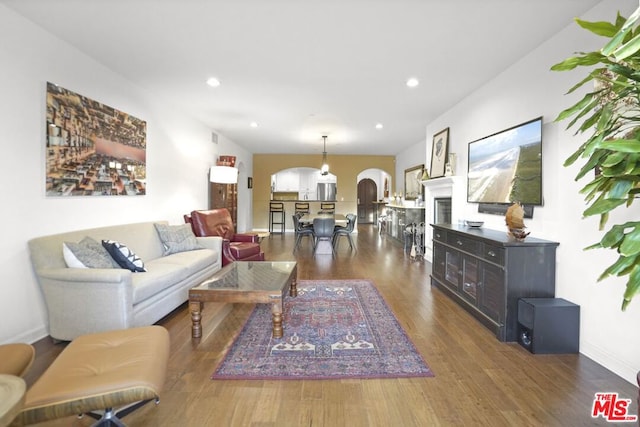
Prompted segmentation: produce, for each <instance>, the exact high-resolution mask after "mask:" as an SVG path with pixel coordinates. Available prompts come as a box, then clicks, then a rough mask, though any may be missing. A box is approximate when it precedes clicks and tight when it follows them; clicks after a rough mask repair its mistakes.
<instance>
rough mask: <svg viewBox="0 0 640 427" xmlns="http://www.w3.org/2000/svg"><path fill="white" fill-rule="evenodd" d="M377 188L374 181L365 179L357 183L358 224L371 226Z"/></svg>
mask: <svg viewBox="0 0 640 427" xmlns="http://www.w3.org/2000/svg"><path fill="white" fill-rule="evenodd" d="M377 196H378V186H377V184H376V183H375V181H374V180H372V179H370V178H365V179H363V180H360V181H358V223H360V224H371V223H373V221H374V213H375V209H376V208H375V205H374V204H373V202H375V201H376V200H377Z"/></svg>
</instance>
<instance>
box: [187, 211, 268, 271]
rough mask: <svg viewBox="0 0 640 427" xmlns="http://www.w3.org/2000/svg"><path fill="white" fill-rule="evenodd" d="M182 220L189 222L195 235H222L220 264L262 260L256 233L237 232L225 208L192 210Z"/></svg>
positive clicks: (262, 256)
mask: <svg viewBox="0 0 640 427" xmlns="http://www.w3.org/2000/svg"><path fill="white" fill-rule="evenodd" d="M184 221H185V222H186V223H188V224H191V229H192V230H193V233H194V234H195V235H196V236H199V237H205V236H220V237H222V238H223V239H224V240H223V243H222V265H223V266H224V265H227V264H229V263H230V262H233V261H264V252H262V250H261V249H260V243H258V235H257V234H248V233H245V234H243V233H239V234H236V233H235V230H234V229H233V221H232V220H231V214H230V213H229V211H228V210H227V209H224V208H222V209H211V210H208V211H192V212H191V214H186V215H184Z"/></svg>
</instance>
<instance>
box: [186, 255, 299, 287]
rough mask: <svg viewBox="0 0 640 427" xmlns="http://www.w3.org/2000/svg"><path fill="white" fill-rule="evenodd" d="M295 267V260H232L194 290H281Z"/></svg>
mask: <svg viewBox="0 0 640 427" xmlns="http://www.w3.org/2000/svg"><path fill="white" fill-rule="evenodd" d="M295 268H296V262H295V261H239V262H232V263H231V264H228V265H226V266H225V267H223V268H222V269H221V270H219V271H218V272H216V273H215V274H214V275H213V276H211V278H209V279H207V280H205V281H204V282H202V283H201V284H200V285H198V286H196V287H195V288H192V290H193V291H204V290H212V291H215V290H217V289H219V290H236V291H279V290H281V289H282V287H283V283H284V282H285V281H288V280H289V278H290V276H291V273H292V272H293V271H294V270H295Z"/></svg>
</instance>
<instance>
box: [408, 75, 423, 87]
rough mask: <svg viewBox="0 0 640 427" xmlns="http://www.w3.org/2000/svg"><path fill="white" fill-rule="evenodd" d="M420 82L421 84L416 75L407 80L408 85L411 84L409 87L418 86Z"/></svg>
mask: <svg viewBox="0 0 640 427" xmlns="http://www.w3.org/2000/svg"><path fill="white" fill-rule="evenodd" d="M419 84H420V82H419V81H418V79H416V78H415V77H411V78H410V79H409V80H407V86H409V87H416V86H418V85H419Z"/></svg>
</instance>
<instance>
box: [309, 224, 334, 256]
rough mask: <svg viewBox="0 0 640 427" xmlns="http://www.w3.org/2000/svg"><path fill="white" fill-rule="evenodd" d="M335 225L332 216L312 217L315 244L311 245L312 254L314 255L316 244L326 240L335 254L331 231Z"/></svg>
mask: <svg viewBox="0 0 640 427" xmlns="http://www.w3.org/2000/svg"><path fill="white" fill-rule="evenodd" d="M335 226H336V220H335V218H333V217H327V218H314V220H313V235H314V241H315V245H314V247H313V255H314V256H315V254H316V250H317V249H318V244H320V243H321V242H322V241H326V242H327V243H329V246H331V253H332V255H335V253H336V252H335V249H334V248H333V231H334V228H335Z"/></svg>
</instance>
